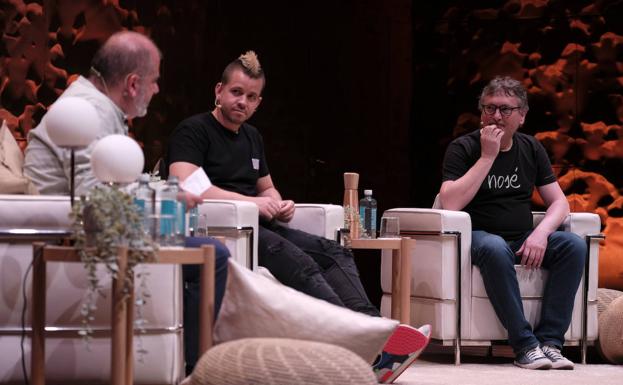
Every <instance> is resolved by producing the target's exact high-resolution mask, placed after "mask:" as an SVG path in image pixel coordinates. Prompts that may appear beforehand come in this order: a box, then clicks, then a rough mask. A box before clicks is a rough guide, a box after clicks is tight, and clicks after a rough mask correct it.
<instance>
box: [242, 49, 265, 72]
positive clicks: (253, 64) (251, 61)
mask: <svg viewBox="0 0 623 385" xmlns="http://www.w3.org/2000/svg"><path fill="white" fill-rule="evenodd" d="M238 60H239V61H240V64H242V66H243V67H244V68H245V69H246V70H248V71H249V72H251V75H253V76H254V77H259V76H261V75H262V74H263V73H264V71H262V66H261V65H260V61H259V60H258V59H257V55H256V54H255V51H247V52H245V53H244V54H243V55H240V56H239V57H238Z"/></svg>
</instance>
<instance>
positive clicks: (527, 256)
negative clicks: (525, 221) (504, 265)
mask: <svg viewBox="0 0 623 385" xmlns="http://www.w3.org/2000/svg"><path fill="white" fill-rule="evenodd" d="M548 236H549V234H547V232H545V231H540V230H538V229H536V230H534V231H533V232H532V233H531V234H530V235H529V236H528V238H526V240H525V241H524V243H523V244H522V245H521V247H520V248H519V250H517V253H515V254H516V255H518V256H521V264H522V265H525V266H526V267H528V268H538V267H541V264H542V263H543V256H544V255H545V249H546V248H547V238H548Z"/></svg>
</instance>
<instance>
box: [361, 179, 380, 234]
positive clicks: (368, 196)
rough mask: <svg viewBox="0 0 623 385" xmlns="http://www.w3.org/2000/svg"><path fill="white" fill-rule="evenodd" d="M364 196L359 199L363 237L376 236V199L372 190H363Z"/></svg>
mask: <svg viewBox="0 0 623 385" xmlns="http://www.w3.org/2000/svg"><path fill="white" fill-rule="evenodd" d="M363 195H364V198H363V199H361V200H360V201H359V219H360V220H361V226H362V227H363V229H364V233H363V234H362V235H361V237H362V238H376V200H375V199H374V198H372V190H364V191H363Z"/></svg>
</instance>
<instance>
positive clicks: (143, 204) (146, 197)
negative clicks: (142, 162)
mask: <svg viewBox="0 0 623 385" xmlns="http://www.w3.org/2000/svg"><path fill="white" fill-rule="evenodd" d="M155 202H156V190H154V189H153V188H151V187H149V174H142V175H141V176H140V177H139V178H138V187H137V188H136V189H135V190H134V204H135V205H136V207H137V209H138V214H139V216H140V217H141V223H142V224H143V231H144V232H145V233H146V234H152V232H151V229H150V216H151V217H153V214H154V204H155Z"/></svg>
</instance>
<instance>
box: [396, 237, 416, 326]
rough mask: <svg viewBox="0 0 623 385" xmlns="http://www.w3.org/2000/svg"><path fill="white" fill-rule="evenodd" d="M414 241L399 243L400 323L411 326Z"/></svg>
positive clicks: (404, 240)
mask: <svg viewBox="0 0 623 385" xmlns="http://www.w3.org/2000/svg"><path fill="white" fill-rule="evenodd" d="M414 247H415V239H410V238H402V241H401V242H400V292H399V293H400V297H399V299H400V322H402V323H404V324H407V325H409V324H411V255H412V251H413V248H414Z"/></svg>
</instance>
